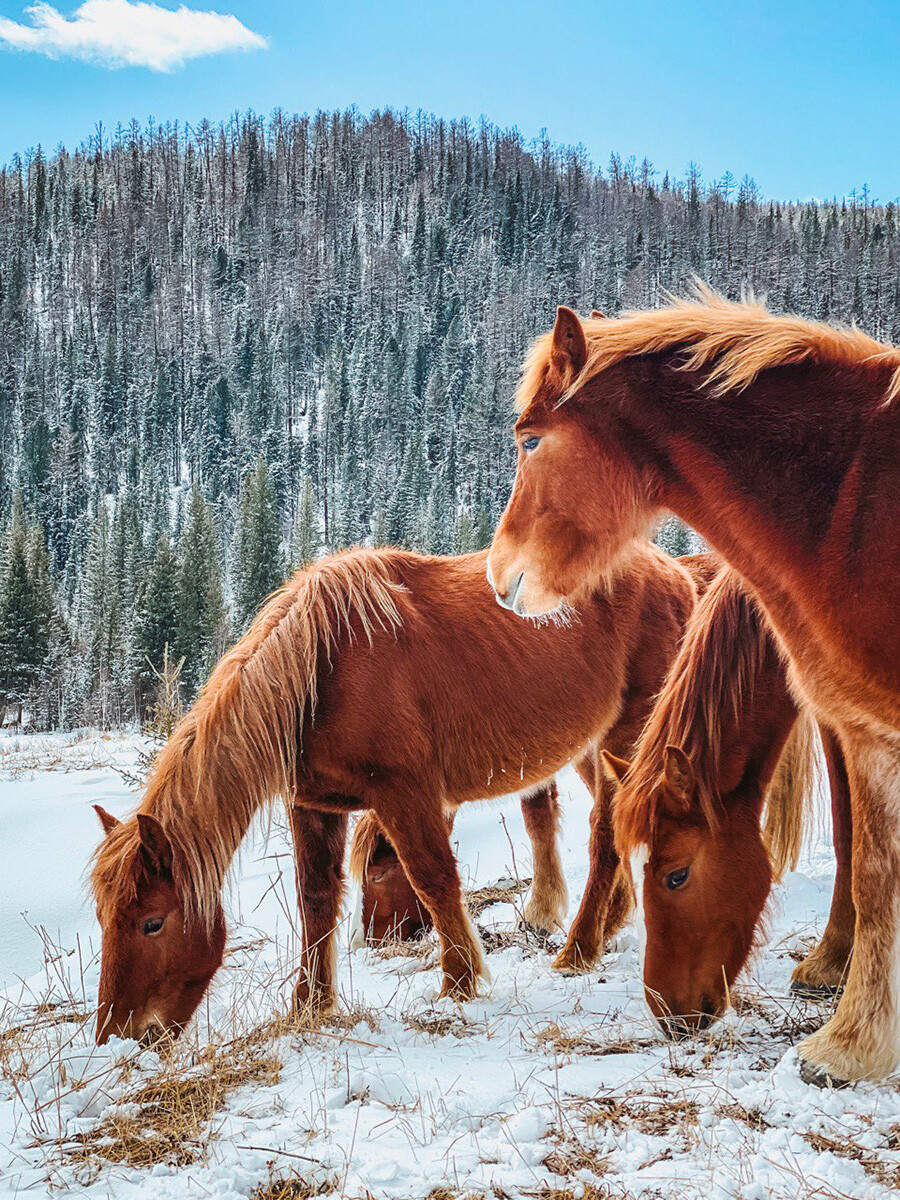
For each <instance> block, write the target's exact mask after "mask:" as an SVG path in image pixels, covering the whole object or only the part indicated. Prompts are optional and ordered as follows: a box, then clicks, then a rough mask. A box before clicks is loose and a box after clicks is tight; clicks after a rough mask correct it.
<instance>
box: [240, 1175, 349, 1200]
mask: <svg viewBox="0 0 900 1200" xmlns="http://www.w3.org/2000/svg"><path fill="white" fill-rule="evenodd" d="M339 1182H340V1181H339V1180H338V1179H337V1178H335V1177H334V1176H329V1177H328V1178H327V1179H320V1180H309V1179H304V1178H303V1176H302V1175H299V1174H293V1173H292V1174H290V1175H281V1176H271V1177H270V1178H269V1180H268V1182H267V1183H261V1184H260V1185H259V1187H255V1188H254V1189H253V1191H252V1192H251V1193H250V1200H313V1197H314V1196H327V1195H328V1194H329V1193H331V1192H334V1191H336V1190H337V1188H338V1184H339Z"/></svg>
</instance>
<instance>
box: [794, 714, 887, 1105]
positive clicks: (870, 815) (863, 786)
mask: <svg viewBox="0 0 900 1200" xmlns="http://www.w3.org/2000/svg"><path fill="white" fill-rule="evenodd" d="M841 747H842V749H843V751H844V755H845V758H846V762H847V773H848V777H849V780H850V798H851V809H852V820H853V887H852V890H853V900H854V903H855V905H856V931H855V937H854V942H853V955H852V957H851V959H850V970H849V972H848V974H847V983H846V986H845V988H844V994H843V996H842V997H841V1000H840V1003H839V1004H838V1006H837V1011H836V1012H835V1014H834V1016H833V1017H832V1018H831V1020H829V1021H827V1022H826V1023H825V1025H823V1026H822V1028H821V1029H819V1030H817V1031H816V1032H815V1033H814V1034H813V1035H812V1036H811V1037H809V1038H806V1040H805V1041H803V1042H801V1043H800V1045H799V1047H798V1054H799V1057H800V1073H801V1076H802V1078H803V1079H804V1080H806V1082H808V1083H818V1084H823V1083H828V1082H850V1081H853V1080H857V1079H883V1078H884V1077H885V1076H886V1075H888V1074H889V1073H890V1072H891V1071H893V1070H894V1069H895V1067H896V1066H897V1062H898V1059H900V1022H898V1007H900V995H898V991H900V820H898V810H900V750H898V747H897V746H896V745H895V744H894V743H892V742H889V741H886V740H882V739H877V740H876V739H875V738H872V737H865V736H860V734H859V733H858V732H857V731H851V730H847V729H844V730H841Z"/></svg>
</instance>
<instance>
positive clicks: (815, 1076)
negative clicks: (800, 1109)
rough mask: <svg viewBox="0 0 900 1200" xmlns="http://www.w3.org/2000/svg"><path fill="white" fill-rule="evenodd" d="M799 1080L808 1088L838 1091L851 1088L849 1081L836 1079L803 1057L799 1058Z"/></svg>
mask: <svg viewBox="0 0 900 1200" xmlns="http://www.w3.org/2000/svg"><path fill="white" fill-rule="evenodd" d="M800 1078H801V1079H802V1080H803V1082H804V1083H806V1084H809V1086H810V1087H817V1088H832V1089H834V1090H838V1089H840V1088H846V1087H850V1086H851V1084H850V1080H849V1079H838V1078H837V1077H836V1076H834V1075H832V1074H831V1073H830V1072H829V1071H827V1070H826V1068H825V1067H822V1066H819V1065H818V1064H816V1063H811V1062H809V1060H808V1059H805V1058H803V1057H801V1058H800Z"/></svg>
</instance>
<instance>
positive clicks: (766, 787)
mask: <svg viewBox="0 0 900 1200" xmlns="http://www.w3.org/2000/svg"><path fill="white" fill-rule="evenodd" d="M822 734H823V742H824V745H825V750H826V755H827V757H828V760H829V774H830V776H831V780H832V788H833V791H832V809H833V813H834V817H835V849H836V852H837V857H838V871H837V876H836V880H835V893H834V899H833V902H832V910H831V916H830V919H829V923H828V926H827V928H826V930H825V933H824V934H823V936H822V939H821V941H820V942H819V944H818V946H817V947H816V948H815V950H814V951H813V952H812V953H811V954H810V955H809V956H808V957H807V958H806V960H805V961H804V962H803V963H801V964H800V965H799V966H798V967H797V968H796V970H795V972H794V989H795V990H796V991H799V992H801V993H802V994H807V995H808V994H810V993H812V994H817V995H821V994H823V993H825V994H828V993H832V992H833V991H834V990H836V989H837V988H838V987H839V986H840V984H841V982H842V981H843V978H844V975H845V974H846V971H847V965H848V961H849V958H850V952H851V949H852V946H853V917H854V913H853V902H852V899H851V897H850V895H849V891H850V888H849V874H850V873H849V862H848V849H849V845H850V836H849V830H848V829H847V823H848V820H849V795H848V791H847V788H846V777H845V776H844V775H843V772H842V769H841V766H842V763H841V757H840V748H839V746H837V745H836V743H835V740H834V738H833V737H832V736H831V734H830V733H829V731H828V730H824V729H823V730H822ZM789 743H793V748H792V751H791V752H790V753H787V752H786V750H785V747H786V745H788V744H789ZM816 758H817V752H816V739H815V727H814V722H813V720H812V718H811V717H810V715H809V714H808V713H806V712H804V711H802V710H799V709H798V706H797V703H796V701H795V699H794V697H793V695H792V694H791V690H790V687H789V685H788V679H787V669H786V666H785V663H784V659H783V657H782V654H781V652H780V649H779V647H778V646H777V644H776V642H775V639H774V637H773V635H772V633H771V631H770V629H769V626H768V623H767V621H766V619H765V617H764V615H763V613H762V611H761V610H760V608H759V606H758V605H757V604H756V602H755V601H754V600H753V598H752V597H751V596H750V595H749V594H748V593H747V592H746V591H745V589H744V588H743V587H742V585H741V581H740V579H739V578H738V576H737V575H736V573H735V572H734V571H732V570H731V569H730V568H729V567H725V568H723V570H722V572H721V574H720V575H719V577H718V579H716V580H715V581H714V582H713V584H712V585H711V586H710V588H709V590H708V591H707V592H706V594H705V595H704V596H703V597H702V599H701V600H700V602H699V603H698V605H697V608H696V609H695V611H694V614H693V616H692V617H691V620H690V622H689V624H688V628H687V632H686V633H685V636H684V641H683V642H682V645H681V648H680V650H679V652H678V655H677V657H676V659H675V662H674V664H673V666H672V669H671V671H670V672H669V675H668V677H667V679H666V682H665V685H664V686H663V689H662V691H661V692H660V695H659V698H658V699H657V702H656V704H655V706H654V709H653V712H652V713H651V715H650V718H649V720H648V721H647V725H646V726H645V728H644V731H643V733H642V734H641V736H640V738H639V739H638V743H637V747H636V749H635V755H634V758H633V760H632V761H631V762H627V761H625V760H623V759H619V758H616V757H614V756H613V755H610V754H606V753H604V755H603V759H604V763H605V765H606V767H607V769H608V770H609V771H610V772H611V774H612V775H613V777H614V778H615V779H616V781H617V782H618V784H619V787H620V790H619V794H618V796H617V797H616V801H615V804H614V814H615V815H614V828H615V837H616V845H617V847H618V850H619V853H620V854H622V855H623V856H624V857H625V858H626V860H629V861H630V863H631V874H632V876H633V878H634V880H635V883H636V886H637V887H638V888H640V889H641V901H642V904H641V910H642V913H643V920H644V929H645V937H644V939H643V957H644V961H643V979H644V988H645V994H646V997H647V1002H648V1004H649V1006H650V1009H651V1011H652V1012H653V1014H654V1016H655V1017H656V1018H657V1020H658V1021H659V1023H660V1025H661V1026H662V1028H663V1030H664V1031H665V1032H667V1033H669V1034H674V1035H681V1034H684V1033H686V1032H689V1031H691V1030H693V1029H702V1028H705V1027H706V1026H707V1025H708V1024H709V1023H710V1021H712V1020H714V1019H715V1018H716V1017H718V1016H720V1015H721V1013H722V1012H723V1011H724V1010H725V1008H726V1006H727V1004H728V1002H729V996H730V991H731V988H732V986H733V984H734V981H735V979H736V978H737V976H738V974H739V972H740V971H741V969H742V968H743V966H744V964H745V963H746V961H747V958H748V956H749V954H750V951H751V949H752V946H753V942H754V937H755V934H756V930H757V927H758V924H759V921H760V917H761V915H762V912H763V908H764V905H765V903H766V899H767V897H768V895H769V889H770V887H771V883H772V866H771V862H772V861H773V860H774V861H775V862H776V863H781V864H783V865H788V866H795V865H796V858H797V853H798V851H799V848H800V844H801V840H802V829H803V823H804V820H803V818H804V813H805V812H807V811H808V810H809V808H810V801H811V798H812V792H813V784H814V778H815V763H816ZM779 764H780V765H779ZM776 768H777V770H776ZM767 791H768V793H769V803H770V805H771V804H773V803H774V804H775V805H776V807H781V808H783V809H784V811H785V813H786V814H790V815H789V817H788V819H786V820H784V821H782V822H781V823H780V825H779V826H778V828H777V829H776V830H775V831H774V832H775V836H776V837H777V838H778V839H779V843H778V844H775V845H766V839H765V836H764V834H763V832H762V831H761V828H760V814H761V810H762V807H763V800H764V798H765V796H766V793H767ZM770 836H771V835H770Z"/></svg>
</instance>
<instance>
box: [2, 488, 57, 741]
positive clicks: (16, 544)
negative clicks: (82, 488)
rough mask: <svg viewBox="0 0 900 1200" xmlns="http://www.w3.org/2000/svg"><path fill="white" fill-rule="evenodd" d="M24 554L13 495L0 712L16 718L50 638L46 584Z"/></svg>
mask: <svg viewBox="0 0 900 1200" xmlns="http://www.w3.org/2000/svg"><path fill="white" fill-rule="evenodd" d="M28 549H29V548H28V539H27V533H26V529H25V520H24V513H23V510H22V501H21V497H20V496H19V495H17V496H16V501H15V505H14V508H13V515H12V519H11V520H10V523H9V526H8V528H7V531H6V539H5V548H4V556H3V563H2V573H0V707H2V708H3V709H6V708H9V707H10V706H11V705H14V706H16V707H17V709H18V711H19V717H20V719H21V712H22V706H23V704H24V702H25V700H26V698H27V696H28V693H29V691H30V689H31V688H32V687H33V686H34V685H35V684H36V683H37V681H38V679H39V678H40V675H41V671H42V670H43V667H44V661H45V658H46V655H47V649H48V643H49V634H50V613H49V611H48V606H49V604H50V603H51V597H50V595H49V587H48V584H49V579H47V580H45V579H43V578H40V579H38V578H36V576H35V574H34V571H33V567H32V564H30V563H29V553H28Z"/></svg>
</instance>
